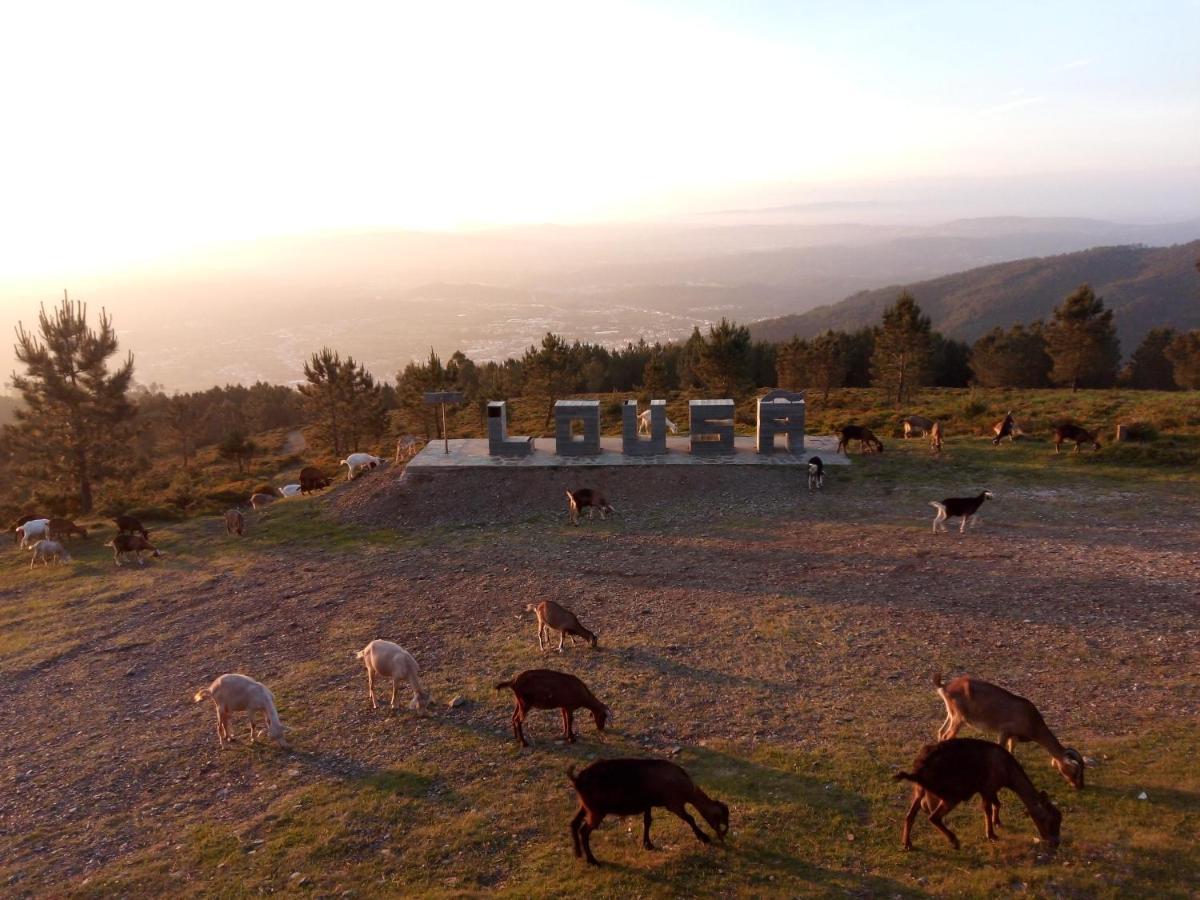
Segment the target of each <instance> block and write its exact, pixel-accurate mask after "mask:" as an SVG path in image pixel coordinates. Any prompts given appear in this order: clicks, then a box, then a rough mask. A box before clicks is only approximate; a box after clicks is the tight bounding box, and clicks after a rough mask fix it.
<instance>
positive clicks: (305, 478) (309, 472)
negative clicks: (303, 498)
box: [300, 466, 329, 494]
mask: <svg viewBox="0 0 1200 900" xmlns="http://www.w3.org/2000/svg"><path fill="white" fill-rule="evenodd" d="M327 487H329V479H328V478H326V477H325V475H324V474H323V473H322V472H321V470H320V469H318V468H317V467H316V466H305V467H304V468H303V469H301V470H300V493H302V494H307V493H310V492H312V491H319V490H320V489H321V488H327Z"/></svg>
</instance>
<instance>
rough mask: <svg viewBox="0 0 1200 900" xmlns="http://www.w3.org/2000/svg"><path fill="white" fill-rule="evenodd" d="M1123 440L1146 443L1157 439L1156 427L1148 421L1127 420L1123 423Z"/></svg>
mask: <svg viewBox="0 0 1200 900" xmlns="http://www.w3.org/2000/svg"><path fill="white" fill-rule="evenodd" d="M1125 440H1127V441H1133V442H1136V443H1146V442H1149V441H1156V440H1158V429H1157V428H1155V427H1154V426H1153V425H1151V424H1150V423H1149V422H1129V423H1127V424H1126V425H1125Z"/></svg>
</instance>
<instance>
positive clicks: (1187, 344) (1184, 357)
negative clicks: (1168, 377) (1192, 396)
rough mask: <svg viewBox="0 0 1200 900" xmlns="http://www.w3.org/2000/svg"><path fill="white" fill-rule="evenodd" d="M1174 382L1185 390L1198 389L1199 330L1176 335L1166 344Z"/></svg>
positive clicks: (1199, 385) (1199, 383) (1199, 363)
mask: <svg viewBox="0 0 1200 900" xmlns="http://www.w3.org/2000/svg"><path fill="white" fill-rule="evenodd" d="M1166 357H1167V359H1169V360H1170V361H1171V366H1172V374H1173V376H1174V378H1175V383H1176V384H1177V385H1179V386H1180V387H1181V388H1183V389H1184V390H1185V391H1194V390H1198V389H1200V331H1189V332H1187V334H1180V335H1176V336H1175V339H1174V340H1173V341H1171V343H1170V344H1169V345H1168V346H1167V349H1166Z"/></svg>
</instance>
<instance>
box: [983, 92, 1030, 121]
mask: <svg viewBox="0 0 1200 900" xmlns="http://www.w3.org/2000/svg"><path fill="white" fill-rule="evenodd" d="M1045 102H1046V98H1045V97H1021V98H1019V99H1017V100H1009V101H1008V102H1007V103H1000V104H998V105H996V106H988V107H985V108H983V109H981V110H980V111H979V114H980V115H981V116H989V115H994V114H996V113H1003V112H1010V111H1012V110H1014V109H1021V107H1024V106H1033V105H1034V104H1035V103H1045Z"/></svg>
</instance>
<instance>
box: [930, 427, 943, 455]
mask: <svg viewBox="0 0 1200 900" xmlns="http://www.w3.org/2000/svg"><path fill="white" fill-rule="evenodd" d="M929 449H930V451H931V452H933V453H941V452H942V423H941V422H934V423H933V427H932V428H930V429H929Z"/></svg>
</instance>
